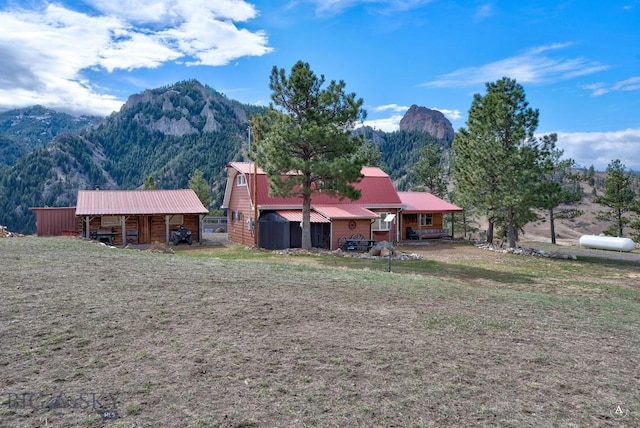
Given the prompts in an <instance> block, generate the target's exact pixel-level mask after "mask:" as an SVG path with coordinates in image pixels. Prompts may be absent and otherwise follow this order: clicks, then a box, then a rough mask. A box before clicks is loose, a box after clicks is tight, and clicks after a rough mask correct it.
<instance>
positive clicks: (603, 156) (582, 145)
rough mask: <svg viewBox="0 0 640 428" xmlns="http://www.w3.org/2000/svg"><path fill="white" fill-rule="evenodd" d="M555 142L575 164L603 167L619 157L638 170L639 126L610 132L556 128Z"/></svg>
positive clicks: (602, 168) (639, 162)
mask: <svg viewBox="0 0 640 428" xmlns="http://www.w3.org/2000/svg"><path fill="white" fill-rule="evenodd" d="M557 134H558V143H557V146H558V148H560V149H563V150H564V156H565V157H567V158H572V159H574V160H575V161H576V163H577V164H578V165H581V166H585V167H589V166H590V165H593V166H594V167H595V168H596V169H597V170H600V171H604V170H605V169H606V167H607V165H608V164H609V163H611V161H612V160H615V159H620V160H621V161H622V163H623V164H625V165H626V167H627V168H629V169H634V170H636V171H640V128H630V129H625V130H622V131H612V132H558V133H557Z"/></svg>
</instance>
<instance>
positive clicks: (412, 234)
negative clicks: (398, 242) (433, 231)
mask: <svg viewBox="0 0 640 428" xmlns="http://www.w3.org/2000/svg"><path fill="white" fill-rule="evenodd" d="M407 239H411V240H414V239H415V240H419V239H420V236H419V235H418V234H417V233H416V232H415V231H414V230H413V229H412V228H410V227H407Z"/></svg>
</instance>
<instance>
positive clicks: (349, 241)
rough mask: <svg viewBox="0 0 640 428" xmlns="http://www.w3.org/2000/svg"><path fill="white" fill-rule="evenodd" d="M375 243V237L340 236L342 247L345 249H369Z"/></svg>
mask: <svg viewBox="0 0 640 428" xmlns="http://www.w3.org/2000/svg"><path fill="white" fill-rule="evenodd" d="M374 245H376V240H375V239H365V238H364V237H360V236H355V237H351V238H347V237H342V238H340V248H342V250H343V251H355V250H361V251H369V250H370V249H371V248H372V247H373V246H374Z"/></svg>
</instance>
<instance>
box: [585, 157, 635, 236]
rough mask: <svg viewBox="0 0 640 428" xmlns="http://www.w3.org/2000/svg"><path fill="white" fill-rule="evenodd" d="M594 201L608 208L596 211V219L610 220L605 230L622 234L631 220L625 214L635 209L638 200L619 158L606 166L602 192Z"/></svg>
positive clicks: (629, 177) (629, 176)
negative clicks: (609, 225)
mask: <svg viewBox="0 0 640 428" xmlns="http://www.w3.org/2000/svg"><path fill="white" fill-rule="evenodd" d="M595 202H596V203H597V204H600V205H604V206H605V207H607V208H608V210H606V211H601V212H600V213H598V219H600V220H607V221H610V222H612V225H611V227H609V229H607V230H606V232H607V233H609V234H611V235H616V236H620V237H622V236H624V234H623V233H624V228H625V226H626V225H627V224H629V222H630V221H631V219H630V218H629V217H628V216H626V215H625V214H626V213H628V212H631V211H635V210H637V206H638V201H636V194H635V192H634V191H633V189H632V188H631V175H630V174H628V173H626V172H625V166H624V165H623V164H622V162H621V161H620V159H616V160H614V161H612V162H611V163H610V164H609V165H608V166H607V178H605V180H604V194H603V195H602V196H600V197H598V198H596V200H595Z"/></svg>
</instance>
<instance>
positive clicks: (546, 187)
mask: <svg viewBox="0 0 640 428" xmlns="http://www.w3.org/2000/svg"><path fill="white" fill-rule="evenodd" d="M543 138H547V139H550V140H552V141H549V146H553V147H555V142H556V141H557V135H556V134H550V135H545V136H544V137H543ZM562 155H563V151H562V150H560V149H556V150H552V151H551V153H550V156H549V157H548V158H547V161H548V162H549V164H548V165H547V168H546V169H547V172H546V173H545V174H544V175H543V178H542V180H541V182H540V184H539V187H538V191H537V192H536V193H537V195H538V198H539V200H540V204H539V207H540V208H542V209H545V210H546V211H547V213H548V215H549V228H550V231H549V232H550V235H551V243H552V244H555V243H556V231H555V218H556V211H555V209H556V208H557V207H558V206H559V205H560V204H572V203H576V202H579V201H581V200H582V196H583V192H582V188H581V187H580V186H577V187H576V186H575V184H576V183H577V181H578V180H579V179H580V177H579V175H578V174H574V173H572V172H571V169H572V168H573V166H574V165H575V162H574V160H573V159H561V157H562ZM569 212H572V213H573V215H575V214H578V213H579V212H578V211H576V210H568V211H567V210H565V211H563V212H562V213H563V215H568V213H569Z"/></svg>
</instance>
